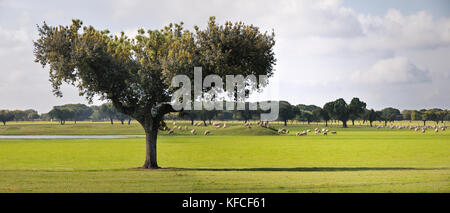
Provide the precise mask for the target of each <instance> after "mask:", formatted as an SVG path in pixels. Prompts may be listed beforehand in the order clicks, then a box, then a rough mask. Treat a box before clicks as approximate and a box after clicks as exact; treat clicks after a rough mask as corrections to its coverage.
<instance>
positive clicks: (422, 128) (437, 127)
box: [377, 125, 447, 133]
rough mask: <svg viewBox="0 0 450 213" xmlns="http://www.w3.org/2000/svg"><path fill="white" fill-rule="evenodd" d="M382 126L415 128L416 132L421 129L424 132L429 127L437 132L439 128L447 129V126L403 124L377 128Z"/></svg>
mask: <svg viewBox="0 0 450 213" xmlns="http://www.w3.org/2000/svg"><path fill="white" fill-rule="evenodd" d="M381 128H389V129H406V128H409V130H414V131H415V132H418V131H419V130H420V131H421V132H422V133H425V132H426V130H427V129H434V132H435V133H438V132H439V130H441V131H445V130H446V129H447V126H436V125H433V126H411V125H409V126H402V125H388V126H377V129H381Z"/></svg>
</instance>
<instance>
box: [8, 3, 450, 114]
mask: <svg viewBox="0 0 450 213" xmlns="http://www.w3.org/2000/svg"><path fill="white" fill-rule="evenodd" d="M449 5H450V1H446V0H428V1H425V0H408V1H406V0H397V1H387V0H381V1H380V0H378V1H362V0H342V1H338V0H336V1H334V0H319V1H312V0H311V1H308V0H282V1H268V0H267V1H266V0H262V1H261V0H249V1H236V0H229V1H225V0H213V1H206V0H192V1H182V0H168V1H143V0H128V1H120V0H112V1H106V0H102V1H96V0H90V1H86V0H81V1H50V0H43V1H13V0H0V76H2V77H1V78H0V100H2V101H1V102H0V109H3V108H8V109H27V108H35V109H37V110H38V111H39V112H47V111H48V110H49V109H50V108H51V107H52V106H54V105H59V104H66V103H86V101H85V100H84V98H82V97H79V96H78V92H77V90H76V89H75V88H73V87H70V86H66V87H64V89H63V92H64V97H63V98H57V97H54V96H53V95H52V94H51V86H50V83H49V82H48V73H47V71H46V69H43V68H42V67H41V66H39V65H38V64H36V63H34V62H33V54H32V40H33V39H36V37H37V32H36V24H40V23H42V21H47V22H48V23H49V24H51V25H60V24H62V25H67V24H70V22H71V19H72V18H79V19H82V20H83V21H84V23H85V24H88V25H93V26H94V27H96V28H99V29H104V28H108V29H110V30H111V31H112V32H114V33H119V32H120V31H124V32H126V33H127V34H128V35H131V36H132V35H133V34H135V32H136V29H138V28H141V27H143V28H152V29H154V28H161V27H163V26H165V25H167V24H168V23H170V22H179V21H183V22H184V23H185V26H186V27H187V28H188V29H192V26H193V25H199V26H200V27H202V26H205V25H206V23H207V20H208V17H209V16H216V17H217V20H218V21H219V22H220V23H223V22H224V21H225V20H231V21H244V22H245V23H247V24H254V25H257V26H259V27H260V28H261V30H263V31H265V30H267V31H269V30H272V29H273V30H274V31H275V34H276V41H277V43H276V45H275V54H276V57H277V59H278V62H277V65H276V67H275V69H276V71H275V77H274V78H273V79H272V80H271V84H270V88H269V89H268V90H266V93H264V94H263V95H262V98H271V99H273V98H276V99H283V100H288V101H290V102H291V103H294V104H298V103H305V104H316V105H319V106H323V104H324V103H325V102H327V101H330V100H334V99H337V98H340V97H343V98H344V99H346V100H347V101H349V100H350V99H351V98H352V97H355V96H357V97H360V98H361V99H362V100H364V101H366V102H367V104H368V107H369V108H375V109H381V108H384V107H396V108H400V109H413V108H416V109H420V108H433V107H440V108H448V106H449V105H450V86H449V85H450V84H449V80H450V70H449V69H450V60H448V56H450V9H449V8H450V7H449ZM96 103H101V102H98V101H97V102H96Z"/></svg>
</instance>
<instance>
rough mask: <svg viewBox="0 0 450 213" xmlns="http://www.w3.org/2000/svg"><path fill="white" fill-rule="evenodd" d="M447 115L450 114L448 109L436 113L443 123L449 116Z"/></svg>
mask: <svg viewBox="0 0 450 213" xmlns="http://www.w3.org/2000/svg"><path fill="white" fill-rule="evenodd" d="M447 115H448V110H442V111H439V112H437V115H436V116H437V120H438V121H441V122H442V123H444V120H445V118H446V117H447Z"/></svg>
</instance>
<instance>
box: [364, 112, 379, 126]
mask: <svg viewBox="0 0 450 213" xmlns="http://www.w3.org/2000/svg"><path fill="white" fill-rule="evenodd" d="M363 116H364V119H366V120H368V121H369V124H370V127H372V123H373V122H374V121H376V120H378V113H377V112H375V110H373V109H371V110H368V109H366V110H365V111H364V115H363Z"/></svg>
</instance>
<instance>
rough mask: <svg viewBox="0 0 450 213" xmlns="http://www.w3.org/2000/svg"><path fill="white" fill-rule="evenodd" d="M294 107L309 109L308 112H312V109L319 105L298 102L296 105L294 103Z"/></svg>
mask: <svg viewBox="0 0 450 213" xmlns="http://www.w3.org/2000/svg"><path fill="white" fill-rule="evenodd" d="M296 107H297V108H298V109H299V110H303V111H309V112H312V111H314V110H315V109H320V107H318V106H316V105H305V104H298V105H296Z"/></svg>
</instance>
